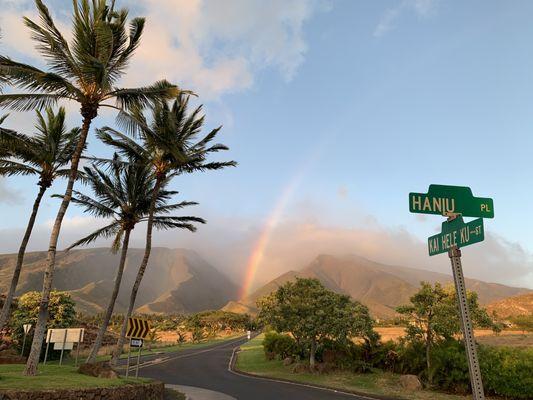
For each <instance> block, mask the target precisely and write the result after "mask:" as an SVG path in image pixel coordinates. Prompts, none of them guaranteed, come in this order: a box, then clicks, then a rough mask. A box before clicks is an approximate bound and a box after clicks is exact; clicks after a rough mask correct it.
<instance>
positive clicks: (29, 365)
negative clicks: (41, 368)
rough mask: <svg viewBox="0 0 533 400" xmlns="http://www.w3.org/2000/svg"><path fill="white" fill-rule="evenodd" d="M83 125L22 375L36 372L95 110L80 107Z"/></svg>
mask: <svg viewBox="0 0 533 400" xmlns="http://www.w3.org/2000/svg"><path fill="white" fill-rule="evenodd" d="M82 115H83V116H84V117H83V125H82V128H81V131H80V137H79V139H78V144H77V145H76V150H75V151H74V153H73V154H72V160H71V163H70V175H69V179H68V183H67V188H66V190H65V195H64V196H63V200H62V201H61V205H60V206H59V210H58V212H57V216H56V220H55V222H54V227H53V228H52V233H51V234H50V244H49V247H48V255H47V259H46V261H47V264H48V265H47V266H46V270H45V271H44V279H43V290H42V293H41V302H40V304H39V314H38V316H37V323H36V324H35V331H34V333H33V342H32V344H31V350H30V355H29V356H28V361H27V362H26V369H25V370H24V375H29V376H34V375H36V374H37V364H38V363H39V357H40V355H41V348H42V345H43V341H44V338H45V336H44V335H45V333H46V323H47V321H48V302H49V301H50V291H51V290H52V283H53V279H54V269H55V263H56V251H57V242H58V240H59V232H60V230H61V224H62V222H63V218H64V217H65V213H66V212H67V208H68V206H69V204H70V199H71V198H72V189H73V187H74V182H75V181H76V177H77V176H78V165H79V163H80V158H81V154H82V153H83V149H84V148H85V143H86V142H87V135H88V134H89V128H90V127H91V122H92V120H93V119H94V118H95V117H96V110H93V111H90V110H89V111H87V112H84V110H83V108H82Z"/></svg>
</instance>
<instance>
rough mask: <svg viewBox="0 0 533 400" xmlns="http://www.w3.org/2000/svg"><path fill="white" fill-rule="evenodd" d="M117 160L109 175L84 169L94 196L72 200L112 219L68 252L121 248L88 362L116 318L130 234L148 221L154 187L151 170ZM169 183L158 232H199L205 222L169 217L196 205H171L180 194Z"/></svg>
mask: <svg viewBox="0 0 533 400" xmlns="http://www.w3.org/2000/svg"><path fill="white" fill-rule="evenodd" d="M114 160H115V162H114V163H113V164H111V166H110V168H109V171H107V172H106V171H103V170H101V169H99V168H98V167H96V166H92V167H90V168H89V167H85V168H84V170H85V174H84V175H85V180H86V182H87V183H88V185H89V186H90V187H91V188H92V191H93V193H94V196H93V197H90V196H87V195H85V194H83V193H80V192H78V191H74V195H73V197H72V202H73V203H75V204H78V205H80V206H82V207H83V208H84V209H85V212H87V213H89V214H92V215H94V216H95V217H98V218H105V219H109V220H110V221H109V223H108V224H107V225H105V226H104V227H102V228H100V229H98V230H96V231H94V232H93V233H91V234H90V235H88V236H86V237H84V238H82V239H80V240H78V241H77V242H76V243H74V244H72V245H71V246H70V247H69V248H68V250H70V249H72V248H74V247H76V246H80V245H87V244H89V243H92V242H94V241H95V240H97V239H99V238H113V244H112V246H111V250H112V252H114V253H116V252H118V251H119V250H120V248H121V246H122V251H121V255H120V261H119V265H118V269H117V273H116V276H115V281H114V286H113V291H112V294H111V298H110V299H109V302H108V305H107V309H106V311H105V314H104V320H103V322H102V324H101V325H100V329H99V331H98V334H97V336H96V339H95V342H94V344H93V347H92V349H91V353H90V355H89V357H88V359H87V362H94V361H95V360H96V356H97V354H98V350H99V349H100V347H101V346H102V340H103V338H104V334H105V332H106V329H107V327H108V325H109V321H110V319H111V315H112V314H113V308H114V306H115V301H116V299H117V296H118V293H119V290H120V284H121V281H122V274H123V272H124V266H125V263H126V256H127V253H128V245H129V240H130V234H131V231H132V230H133V229H134V228H135V225H136V224H138V223H139V222H143V221H146V220H147V216H148V213H149V210H150V203H151V199H152V195H153V192H154V186H155V185H154V184H155V180H154V175H153V173H152V171H151V169H150V168H149V167H148V166H146V165H142V164H139V163H132V164H128V165H127V166H126V167H123V166H122V165H120V164H121V163H120V162H119V160H118V158H117V157H115V158H114ZM167 183H168V180H167V181H166V182H163V183H162V185H161V189H160V190H159V193H158V196H157V200H156V206H155V210H154V214H155V217H154V226H155V227H156V228H157V229H172V228H180V229H187V230H189V231H191V232H194V231H196V227H195V226H194V224H193V223H195V222H196V223H205V221H204V220H203V219H201V218H197V217H190V216H180V217H177V216H169V215H168V213H170V212H171V211H174V210H178V209H181V208H183V207H186V206H190V205H195V204H197V203H194V202H188V201H183V202H180V203H175V204H168V202H169V200H170V198H171V197H172V196H173V195H175V194H177V192H174V191H168V190H165V189H164V186H165V185H166V184H167Z"/></svg>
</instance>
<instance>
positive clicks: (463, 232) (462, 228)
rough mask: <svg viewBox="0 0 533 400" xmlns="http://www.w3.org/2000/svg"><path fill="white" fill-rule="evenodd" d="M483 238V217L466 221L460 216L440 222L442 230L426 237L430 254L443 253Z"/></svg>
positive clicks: (477, 241)
mask: <svg viewBox="0 0 533 400" xmlns="http://www.w3.org/2000/svg"><path fill="white" fill-rule="evenodd" d="M484 239H485V232H484V229H483V218H478V219H475V220H473V221H470V222H468V223H465V222H464V221H463V218H462V217H457V218H455V219H453V220H452V221H446V222H443V223H442V232H441V233H439V234H437V235H434V236H431V237H430V238H429V239H428V251H429V255H430V256H434V255H436V254H440V253H445V252H447V251H448V250H450V249H452V248H453V247H457V248H461V247H464V246H468V245H471V244H474V243H479V242H482V241H483V240H484Z"/></svg>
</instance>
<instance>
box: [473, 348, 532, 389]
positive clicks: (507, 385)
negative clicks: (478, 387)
mask: <svg viewBox="0 0 533 400" xmlns="http://www.w3.org/2000/svg"><path fill="white" fill-rule="evenodd" d="M479 354H480V364H481V373H482V375H483V384H484V386H485V390H486V391H487V392H488V393H489V394H496V395H499V396H504V397H509V398H513V399H532V398H533V373H532V371H533V349H532V348H527V349H521V348H513V347H490V346H481V347H480V351H479Z"/></svg>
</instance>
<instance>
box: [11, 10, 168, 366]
mask: <svg viewBox="0 0 533 400" xmlns="http://www.w3.org/2000/svg"><path fill="white" fill-rule="evenodd" d="M114 3H115V1H114V0H113V1H111V4H107V0H92V1H89V0H73V16H72V25H73V26H72V40H71V41H70V43H69V42H68V41H67V40H66V39H65V37H64V35H63V34H62V33H61V32H60V31H59V29H58V28H57V27H56V25H55V23H54V20H53V18H52V16H51V14H50V12H49V10H48V8H47V7H46V6H45V5H44V4H43V2H42V1H41V0H35V4H36V6H37V11H38V13H39V16H40V19H39V21H37V22H34V21H33V20H31V19H30V18H27V17H24V23H25V24H26V26H27V27H28V28H29V29H30V31H31V33H32V38H33V40H34V41H35V42H36V44H37V50H38V51H39V52H40V53H41V55H42V56H43V59H44V61H45V62H46V63H47V65H48V68H49V70H48V71H45V70H41V69H39V68H36V67H33V66H31V65H27V64H24V63H20V62H16V61H13V60H11V59H10V58H8V57H6V56H3V55H0V76H1V77H2V79H3V81H5V82H8V83H9V84H10V85H12V86H14V87H17V88H19V89H22V90H23V92H22V93H7V94H0V107H7V108H11V109H15V110H18V111H26V110H32V109H40V108H42V107H44V106H48V105H53V104H55V103H56V102H58V101H60V100H70V101H75V102H77V103H79V105H80V112H81V116H82V126H81V130H80V134H79V137H78V142H77V146H76V149H75V151H74V153H73V155H72V161H71V168H70V175H69V180H68V184H67V187H66V190H65V195H64V197H63V200H62V202H61V205H60V207H59V210H58V213H57V216H56V219H55V222H54V225H53V228H52V232H51V234H50V245H49V249H48V257H47V266H46V270H45V273H44V281H43V290H42V297H41V303H40V305H39V314H38V319H37V324H36V326H35V331H34V337H33V343H32V347H31V351H30V355H29V357H28V362H27V364H26V369H25V372H24V373H25V374H26V375H35V374H36V373H37V363H38V361H39V354H40V352H41V347H42V342H43V339H44V334H45V329H46V321H47V314H48V312H47V310H48V302H49V298H50V290H51V288H52V283H53V274H54V268H55V258H56V247H57V242H58V238H59V232H60V229H61V224H62V222H63V218H64V216H65V213H66V211H67V208H68V205H69V202H70V198H71V196H72V188H73V186H74V181H75V180H76V175H77V171H78V165H79V160H80V156H81V154H82V152H83V148H84V146H85V142H86V140H87V135H88V134H89V129H90V126H91V123H92V121H93V119H94V118H96V116H97V114H98V110H99V108H101V107H113V108H117V109H119V110H123V109H128V108H130V107H131V106H133V105H136V106H146V105H147V104H148V103H151V102H152V101H154V100H156V99H161V98H169V97H174V96H176V94H177V93H178V89H177V87H176V86H174V85H171V84H170V83H168V82H167V81H164V80H162V81H159V82H156V83H154V84H152V85H151V86H146V87H140V88H133V89H124V88H119V87H117V86H116V84H117V82H118V80H119V78H121V77H122V76H123V75H124V73H125V70H126V67H127V66H128V63H129V61H130V60H131V57H132V56H133V54H134V52H135V49H136V48H137V47H138V46H139V43H140V39H141V35H142V32H143V28H144V19H143V18H133V19H132V20H131V21H130V22H129V30H128V28H127V17H128V12H127V10H125V9H121V10H115V8H114ZM109 101H114V102H115V104H114V105H113V104H110V103H109Z"/></svg>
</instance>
